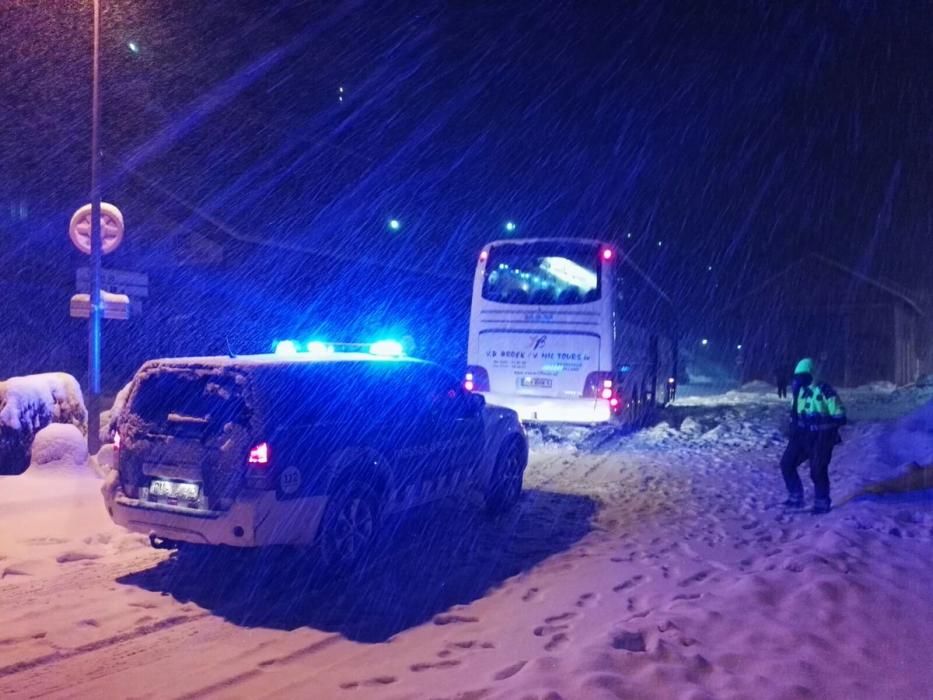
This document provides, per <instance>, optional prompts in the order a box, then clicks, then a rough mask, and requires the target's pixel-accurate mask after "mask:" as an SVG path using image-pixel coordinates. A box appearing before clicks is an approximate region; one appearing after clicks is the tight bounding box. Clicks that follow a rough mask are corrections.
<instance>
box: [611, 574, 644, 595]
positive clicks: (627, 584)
mask: <svg viewBox="0 0 933 700" xmlns="http://www.w3.org/2000/svg"><path fill="white" fill-rule="evenodd" d="M644 578H645V577H644V576H643V575H642V574H635V575H634V576H632V578H630V579H627V580H625V581H623V582H622V583H620V584H619V585H618V586H613V587H612V590H613V592H614V593H620V592H622V591H625V590H628V589H629V588H634V587H635V586H637V585H638V584H639V583H641V582H642V581H643V580H644Z"/></svg>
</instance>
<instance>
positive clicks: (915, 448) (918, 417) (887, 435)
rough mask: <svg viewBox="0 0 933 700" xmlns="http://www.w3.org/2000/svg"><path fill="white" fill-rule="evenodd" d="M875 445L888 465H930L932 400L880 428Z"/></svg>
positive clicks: (932, 463)
mask: <svg viewBox="0 0 933 700" xmlns="http://www.w3.org/2000/svg"><path fill="white" fill-rule="evenodd" d="M878 446H879V448H880V450H879V451H880V454H881V458H882V460H884V462H885V463H886V464H888V465H889V466H892V467H898V468H900V467H904V466H908V465H911V464H917V465H921V466H927V465H933V401H930V402H929V403H927V404H925V405H923V406H921V407H920V408H918V409H917V410H915V411H914V412H913V413H910V414H909V415H907V416H905V417H903V418H901V419H900V420H898V421H896V422H895V423H894V424H893V425H892V426H891V428H890V429H889V430H885V431H883V432H882V433H881V434H880V436H879V445H878Z"/></svg>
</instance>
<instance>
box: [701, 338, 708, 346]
mask: <svg viewBox="0 0 933 700" xmlns="http://www.w3.org/2000/svg"><path fill="white" fill-rule="evenodd" d="M700 345H702V346H703V347H706V346H707V345H709V340H708V339H707V338H703V340H701V341H700Z"/></svg>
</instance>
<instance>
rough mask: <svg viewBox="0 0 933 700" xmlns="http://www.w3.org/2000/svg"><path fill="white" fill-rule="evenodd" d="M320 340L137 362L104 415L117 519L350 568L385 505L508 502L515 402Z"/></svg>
mask: <svg viewBox="0 0 933 700" xmlns="http://www.w3.org/2000/svg"><path fill="white" fill-rule="evenodd" d="M376 349H377V346H374V347H373V350H376ZM383 349H384V348H383ZM316 350H318V352H314V353H295V354H291V355H288V356H283V355H278V354H276V355H255V356H245V357H202V358H187V359H167V360H153V361H150V362H147V363H146V364H144V365H143V366H142V368H141V369H140V370H139V371H138V373H137V374H136V376H135V377H134V379H133V381H132V382H131V384H130V386H129V388H128V392H129V393H128V395H127V396H126V401H125V405H124V406H123V408H122V410H120V411H119V413H118V415H117V416H116V418H115V425H116V433H115V436H114V443H115V447H116V458H115V468H114V470H113V471H112V472H111V473H110V474H109V476H108V479H107V481H106V483H105V486H104V498H105V501H106V505H107V509H108V511H109V513H110V515H111V517H112V518H113V520H114V521H115V522H116V523H118V524H119V525H122V526H123V527H126V528H128V529H130V530H133V531H136V532H141V533H145V534H148V535H149V537H150V540H151V541H152V542H153V544H154V545H156V546H168V547H171V546H176V545H177V544H178V543H196V544H208V545H231V546H236V547H259V546H263V545H273V544H292V545H309V544H315V545H317V546H319V547H320V550H321V555H322V556H323V557H324V559H325V561H327V562H329V563H333V564H334V565H336V566H340V567H352V566H353V565H354V564H356V563H357V562H358V561H359V559H360V558H361V556H362V555H363V554H364V553H365V552H366V550H367V548H368V547H369V545H370V544H371V542H372V540H373V539H374V537H376V536H377V535H378V534H379V529H380V526H381V523H382V522H383V519H384V518H385V517H386V516H389V515H391V514H392V513H397V512H400V511H404V510H406V509H409V508H412V507H414V506H418V505H422V504H425V503H429V502H431V501H434V500H437V499H440V498H443V497H446V496H451V495H462V494H465V493H467V492H469V491H471V490H478V491H479V492H481V493H482V494H483V495H484V496H485V499H486V505H487V507H488V508H489V509H490V510H492V511H501V510H504V509H507V508H509V507H510V506H512V505H513V504H514V503H515V502H516V501H517V500H518V498H519V496H520V494H521V488H522V476H523V473H524V469H525V466H526V464H527V459H528V445H527V441H526V438H525V433H524V430H523V428H522V425H521V423H520V422H519V420H518V417H517V415H516V413H515V412H514V411H511V410H509V409H506V408H499V407H496V406H491V405H486V404H485V402H484V400H483V398H482V397H480V396H478V395H476V394H471V393H469V392H467V391H464V390H463V388H462V387H461V385H460V382H459V380H458V379H456V378H455V377H454V376H453V375H451V374H449V373H448V372H446V371H445V370H443V369H441V368H440V367H438V366H437V365H434V364H432V363H429V362H424V361H420V360H416V359H411V358H407V357H403V356H389V357H386V356H383V355H380V354H372V353H370V352H358V351H356V352H337V351H336V350H335V349H334V348H333V347H329V346H328V347H327V348H321V347H318V348H316Z"/></svg>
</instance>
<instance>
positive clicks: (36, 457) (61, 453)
mask: <svg viewBox="0 0 933 700" xmlns="http://www.w3.org/2000/svg"><path fill="white" fill-rule="evenodd" d="M56 463H59V464H69V465H70V464H74V465H84V464H85V463H87V438H85V436H84V435H82V434H81V431H80V430H78V428H77V427H75V426H74V425H70V424H65V423H52V424H50V425H47V426H46V427H44V428H43V429H42V430H40V431H39V432H38V433H36V438H35V441H34V442H33V443H32V464H33V465H35V466H46V465H50V464H56Z"/></svg>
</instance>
